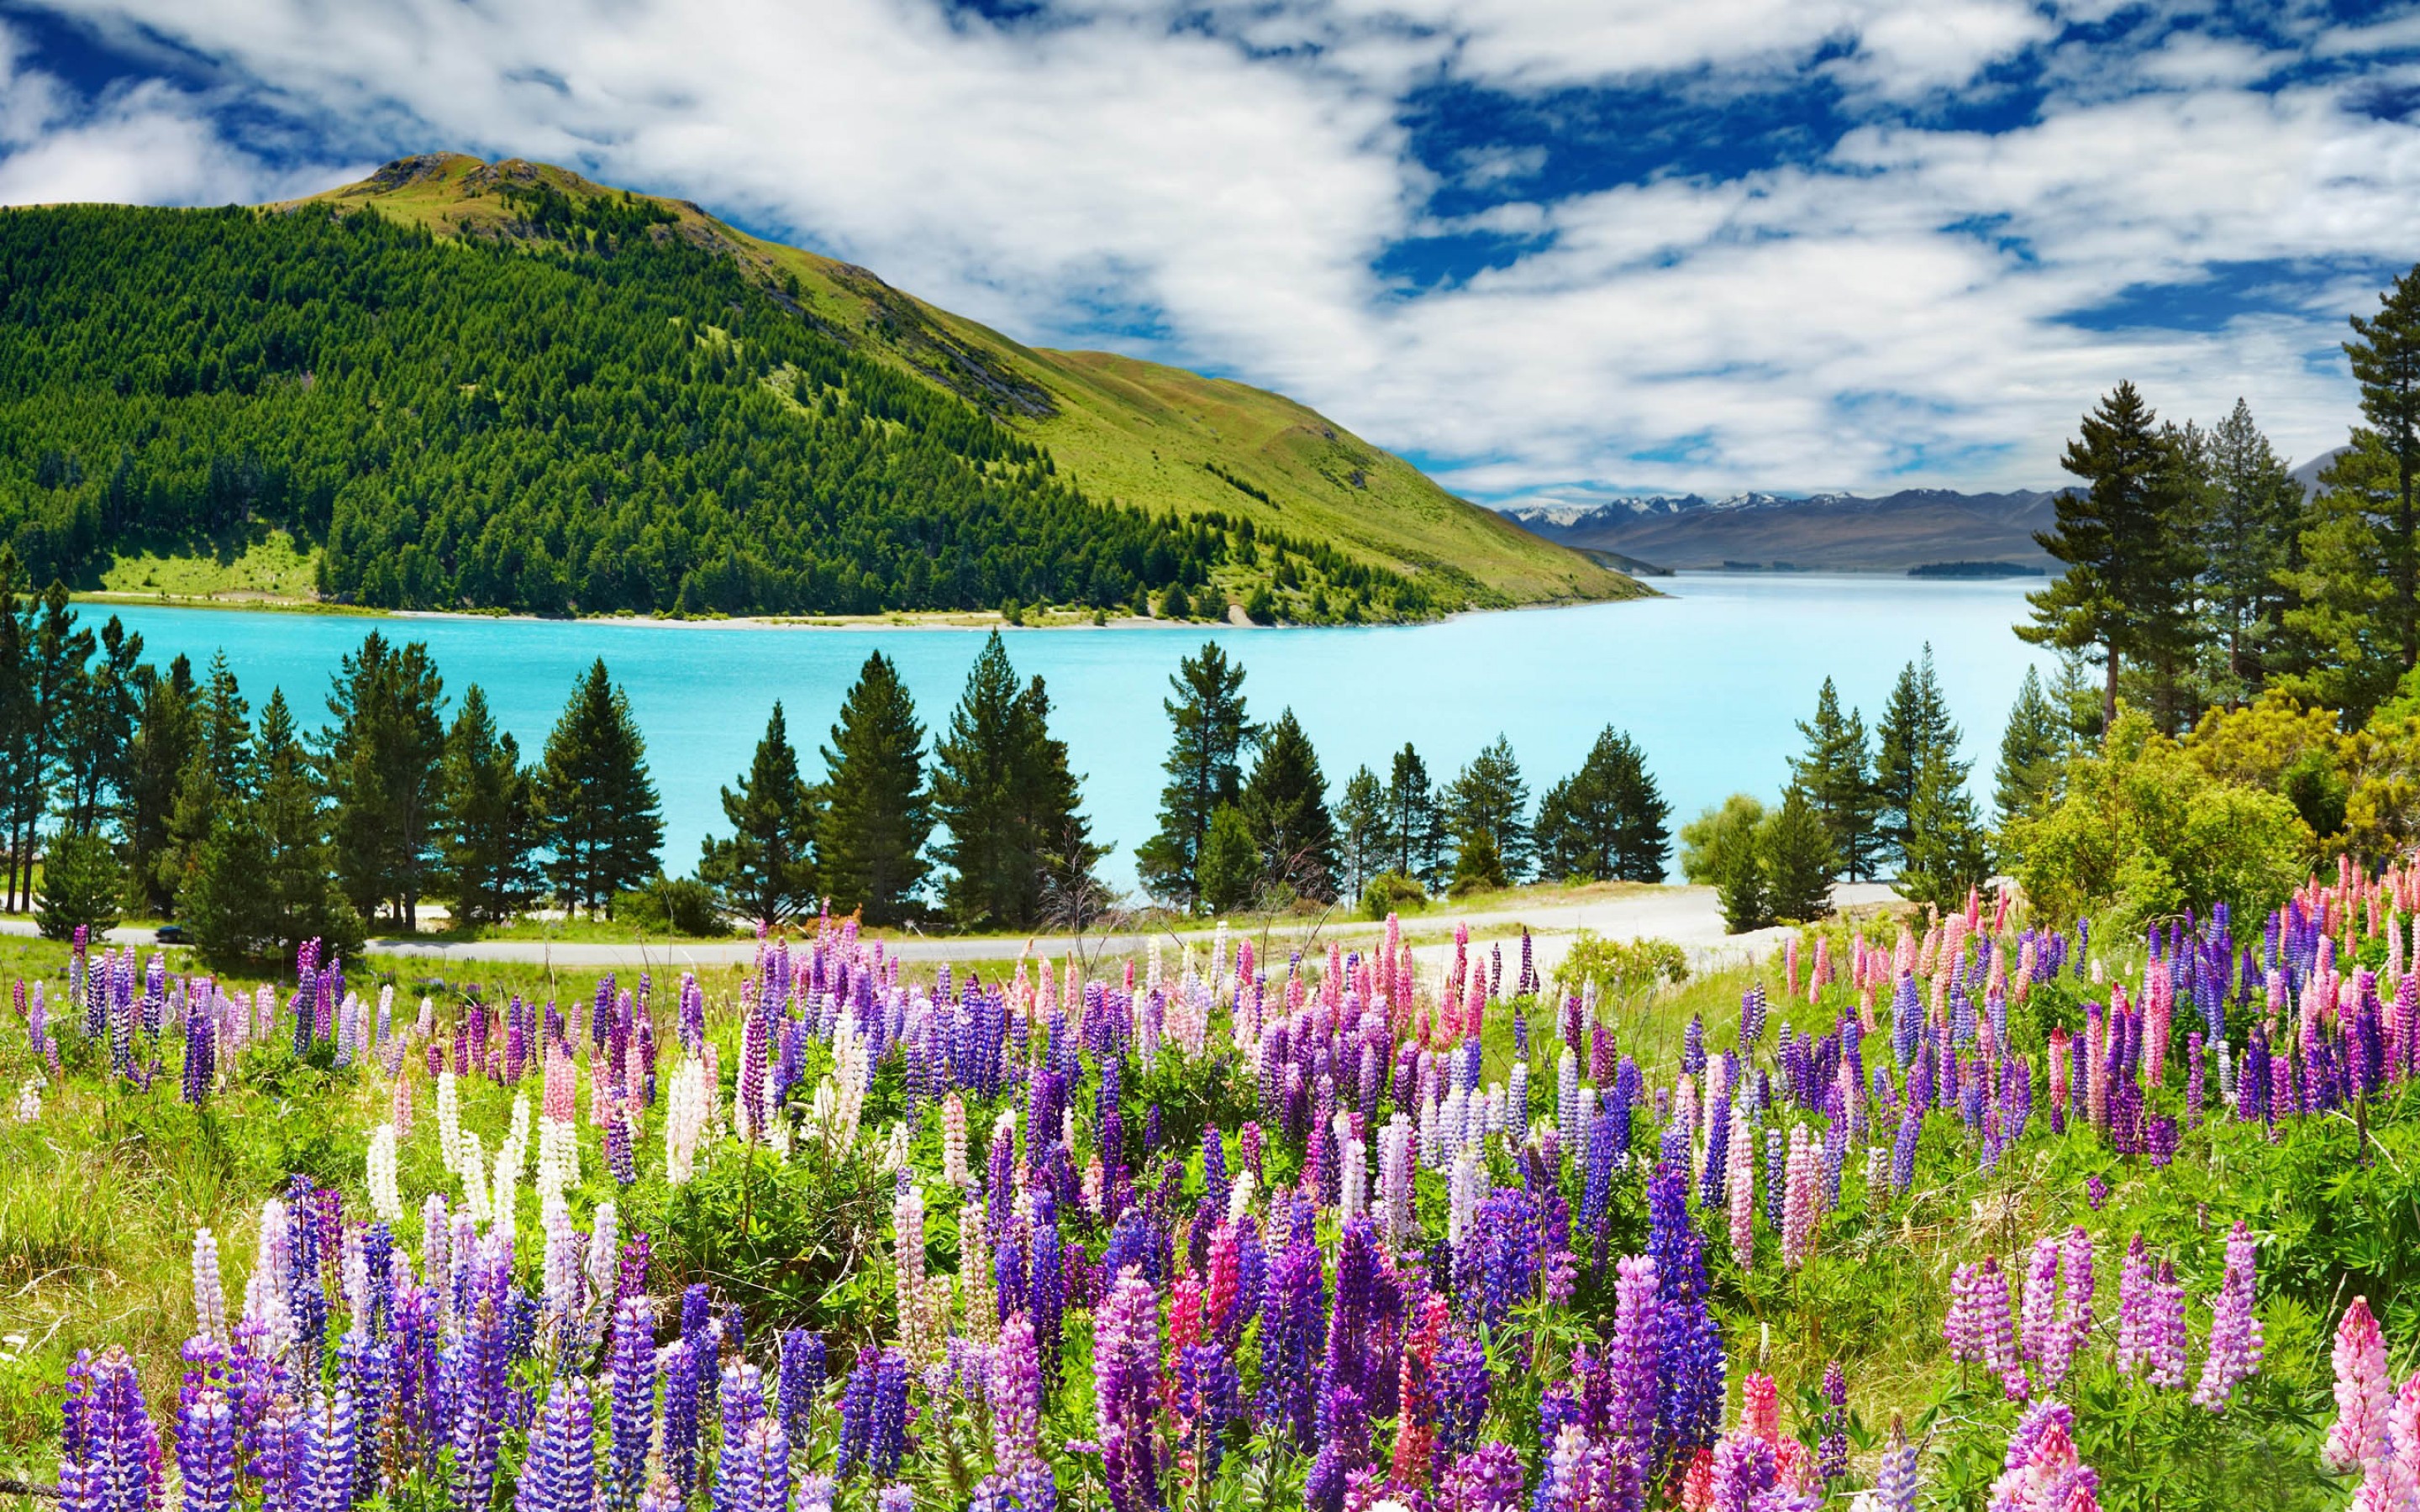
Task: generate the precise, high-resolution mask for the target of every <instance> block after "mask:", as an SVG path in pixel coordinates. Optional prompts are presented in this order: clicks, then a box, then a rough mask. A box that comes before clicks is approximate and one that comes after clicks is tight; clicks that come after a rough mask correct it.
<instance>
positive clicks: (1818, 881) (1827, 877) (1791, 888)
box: [1757, 782, 1840, 924]
mask: <svg viewBox="0 0 2420 1512" xmlns="http://www.w3.org/2000/svg"><path fill="white" fill-rule="evenodd" d="M1757 839H1758V848H1759V850H1760V851H1761V853H1762V855H1761V860H1762V861H1763V863H1764V882H1765V897H1764V905H1765V909H1766V911H1767V912H1769V913H1771V914H1773V915H1774V916H1775V917H1776V918H1780V919H1782V920H1784V921H1786V922H1789V923H1792V924H1805V923H1810V922H1812V921H1813V920H1815V919H1818V918H1823V916H1824V915H1825V914H1827V913H1829V912H1831V908H1832V878H1833V876H1834V875H1835V874H1837V873H1838V871H1839V869H1840V866H1839V856H1838V853H1837V852H1835V851H1834V850H1833V848H1832V836H1831V833H1830V832H1829V831H1828V830H1827V829H1825V828H1824V825H1823V815H1822V814H1821V813H1820V812H1819V811H1818V810H1816V807H1815V803H1814V800H1813V799H1811V798H1810V797H1808V796H1807V789H1806V788H1805V787H1804V786H1802V785H1801V784H1799V783H1796V782H1792V783H1791V784H1790V786H1789V787H1788V788H1787V789H1785V790H1784V791H1783V793H1782V795H1781V807H1779V808H1778V809H1776V810H1773V813H1772V815H1771V816H1770V817H1769V818H1767V819H1766V820H1765V822H1764V824H1763V825H1762V826H1761V829H1760V830H1759V833H1758V836H1757Z"/></svg>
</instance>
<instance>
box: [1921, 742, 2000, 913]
mask: <svg viewBox="0 0 2420 1512" xmlns="http://www.w3.org/2000/svg"><path fill="white" fill-rule="evenodd" d="M1909 817H1910V819H1911V821H1912V824H1911V832H1910V838H1909V841H1908V844H1907V855H1906V864H1905V865H1904V866H1902V867H1901V868H1900V878H1899V890H1900V894H1901V895H1902V896H1904V897H1906V898H1907V899H1908V900H1909V901H1910V902H1912V903H1931V905H1932V906H1933V907H1935V908H1938V909H1940V910H1941V911H1942V912H1944V913H1947V912H1948V911H1949V910H1951V909H1953V908H1962V907H1964V906H1965V905H1966V894H1967V892H1968V891H1969V890H1970V889H1972V888H1975V887H1980V886H1981V885H1982V884H1983V882H1984V880H1985V879H1986V878H1988V877H1989V876H1990V875H1991V872H1992V868H1991V862H1990V857H1989V856H1987V855H1986V853H1985V851H1984V845H1983V825H1982V822H1981V820H1980V819H1979V818H1978V815H1977V814H1976V811H1975V799H1974V797H1973V796H1972V795H1970V794H1968V793H1967V791H1966V769H1965V767H1964V766H1962V764H1959V763H1957V762H1954V761H1951V760H1950V759H1949V758H1948V757H1947V756H1946V755H1944V754H1942V753H1940V752H1938V751H1934V752H1931V753H1930V754H1928V755H1927V757H1926V759H1925V760H1924V761H1923V762H1922V763H1920V764H1918V765H1917V767H1916V795H1915V798H1914V800H1913V804H1912V806H1911V808H1910V810H1909Z"/></svg>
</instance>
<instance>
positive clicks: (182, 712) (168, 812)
mask: <svg viewBox="0 0 2420 1512" xmlns="http://www.w3.org/2000/svg"><path fill="white" fill-rule="evenodd" d="M0 624H5V617H0ZM139 683H140V693H139V706H140V710H141V713H140V715H139V716H138V717H137V719H136V722H135V729H134V738H133V741H132V745H131V747H130V748H129V750H128V756H127V780H126V789H125V794H124V799H123V810H122V812H121V815H120V818H119V823H120V825H122V827H123V828H124V829H125V831H126V840H127V851H128V856H127V871H128V872H130V873H131V874H132V881H131V883H130V886H131V887H132V888H133V889H134V891H135V894H136V896H135V900H134V902H135V904H136V906H137V907H138V908H139V909H140V910H141V911H142V912H144V913H147V914H150V915H152V916H153V917H155V918H159V917H164V916H166V915H167V914H168V913H169V912H170V911H171V910H172V909H173V908H174V907H175V906H176V898H177V878H178V872H179V869H178V868H177V867H175V866H174V865H173V864H172V859H173V854H174V844H175V841H174V838H173V837H172V836H171V835H170V833H169V824H170V821H171V820H172V819H174V817H175V815H176V809H177V789H178V783H179V781H180V780H181V779H182V778H183V777H184V774H185V764H186V762H187V761H188V760H189V759H190V758H191V757H192V755H193V751H194V745H195V743H196V742H197V741H198V740H199V738H200V732H199V719H198V717H196V715H195V713H194V664H193V663H192V662H191V661H188V660H187V659H186V658H185V657H183V656H178V657H177V659H176V660H174V661H172V662H170V663H169V664H168V670H167V671H166V672H165V673H152V672H150V671H149V669H145V671H144V675H142V676H141V677H140V679H139Z"/></svg>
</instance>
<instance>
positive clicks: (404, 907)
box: [319, 630, 445, 930]
mask: <svg viewBox="0 0 2420 1512" xmlns="http://www.w3.org/2000/svg"><path fill="white" fill-rule="evenodd" d="M444 696H445V685H444V681H443V679H442V678H440V677H439V676H438V675H437V666H436V663H435V662H433V661H431V660H430V659H429V656H428V646H427V642H425V641H420V640H414V641H411V642H410V643H409V644H407V645H405V646H403V647H401V648H400V649H398V648H396V646H394V645H392V644H390V643H389V642H388V640H387V639H386V637H384V636H382V635H380V634H379V633H378V632H377V631H375V630H373V631H371V632H370V633H369V634H368V635H367V636H365V638H363V640H362V645H361V649H360V650H359V651H357V652H354V653H351V654H350V655H348V656H346V657H345V658H344V659H343V660H342V661H341V662H339V663H338V665H337V669H336V673H335V676H334V679H333V680H332V686H331V687H330V689H329V692H328V715H329V717H330V719H331V720H332V721H333V723H331V725H330V726H329V727H328V729H327V730H326V732H324V733H323V734H322V736H321V738H320V750H319V775H320V782H321V785H322V786H323V787H324V788H325V790H326V791H327V794H328V796H329V799H330V801H331V803H332V804H333V805H334V813H333V815H332V818H331V821H330V841H331V844H332V847H333V849H334V853H335V857H336V878H337V883H338V885H339V886H340V887H343V888H344V889H345V897H346V899H347V901H349V903H352V905H353V909H354V911H355V912H357V913H359V914H360V915H362V917H363V918H375V917H376V916H377V914H378V911H379V909H380V906H382V905H383V906H385V907H386V908H387V909H388V910H389V916H390V917H391V918H396V919H398V920H400V921H401V922H402V924H403V926H404V928H405V929H407V930H411V929H415V928H417V927H418V925H419V921H420V895H421V893H422V892H423V891H424V890H425V889H426V888H427V885H428V882H429V880H430V878H431V876H432V875H433V874H434V873H435V872H436V870H437V867H438V863H439V855H438V849H439V845H440V843H441V841H442V828H441V821H442V816H443V811H444V786H445V771H444V767H445V723H444V719H443V717H442V714H441V713H440V706H441V705H442V702H444Z"/></svg>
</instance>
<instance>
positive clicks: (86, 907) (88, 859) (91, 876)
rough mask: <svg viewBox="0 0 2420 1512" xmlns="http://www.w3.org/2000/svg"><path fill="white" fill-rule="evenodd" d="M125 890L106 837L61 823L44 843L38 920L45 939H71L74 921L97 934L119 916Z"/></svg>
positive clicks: (122, 870)
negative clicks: (59, 827) (57, 829)
mask: <svg viewBox="0 0 2420 1512" xmlns="http://www.w3.org/2000/svg"><path fill="white" fill-rule="evenodd" d="M125 891H126V869H125V868H124V867H121V866H119V865H118V864H117V856H116V852H115V851H113V850H112V849H111V848H110V844H109V840H108V837H106V836H104V835H100V834H96V833H94V832H93V831H91V830H89V829H86V830H76V829H61V830H60V831H59V832H58V833H57V834H55V835H53V836H52V837H51V840H50V843H49V844H47V845H45V846H43V847H42V892H41V898H40V910H39V915H40V917H39V919H38V921H37V922H38V923H39V927H40V929H41V932H42V938H44V939H46V940H70V939H73V938H74V937H75V932H76V929H77V928H78V926H82V927H84V928H85V929H88V930H90V931H92V933H93V934H94V935H96V936H98V935H99V934H100V933H101V931H102V930H105V929H107V928H109V927H110V926H111V925H113V924H115V923H116V922H117V912H118V908H119V906H120V904H121V903H122V901H123V895H124V893H125Z"/></svg>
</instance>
